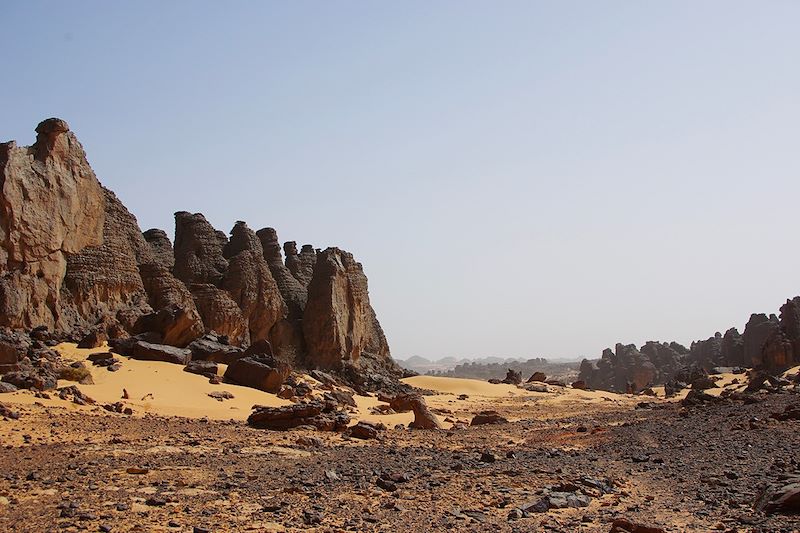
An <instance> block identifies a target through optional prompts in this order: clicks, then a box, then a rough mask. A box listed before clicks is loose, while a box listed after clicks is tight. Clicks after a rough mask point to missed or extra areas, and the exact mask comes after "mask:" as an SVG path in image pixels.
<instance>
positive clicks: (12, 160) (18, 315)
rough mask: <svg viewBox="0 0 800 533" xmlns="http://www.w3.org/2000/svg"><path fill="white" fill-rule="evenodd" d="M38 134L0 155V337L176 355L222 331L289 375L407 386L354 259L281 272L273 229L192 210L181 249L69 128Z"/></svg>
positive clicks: (54, 125) (305, 261)
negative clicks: (314, 371)
mask: <svg viewBox="0 0 800 533" xmlns="http://www.w3.org/2000/svg"><path fill="white" fill-rule="evenodd" d="M36 131H37V134H38V136H37V140H36V143H35V144H34V145H33V146H30V147H18V146H17V145H16V144H15V143H14V142H9V143H5V144H2V145H0V172H2V174H0V180H1V181H0V200H1V201H0V326H6V327H8V328H11V329H19V330H31V329H33V328H36V327H46V328H48V329H49V330H50V331H51V332H52V333H53V334H54V335H55V336H56V337H58V336H61V337H62V338H64V337H70V338H77V337H80V336H82V335H84V334H86V333H89V332H92V335H93V337H92V338H93V339H94V340H97V339H102V338H116V337H124V336H127V335H138V334H145V333H146V334H147V339H148V341H152V340H156V341H160V342H162V343H164V344H168V345H172V346H178V347H184V346H187V345H188V344H189V343H191V342H192V341H193V340H195V339H197V338H198V337H200V336H202V335H203V334H204V333H211V332H214V333H216V334H217V335H221V336H222V337H221V338H222V339H226V342H229V343H230V344H232V345H236V346H248V345H249V344H250V343H255V342H256V341H270V342H271V343H272V344H273V347H274V348H273V351H274V353H275V356H276V358H277V359H279V360H281V361H284V362H285V363H289V364H294V365H302V366H305V367H308V368H324V369H327V370H336V371H340V372H343V373H348V374H351V373H353V372H355V373H356V374H358V373H359V372H362V368H361V366H363V367H364V368H363V371H365V372H366V371H370V372H372V371H374V370H375V369H378V370H379V371H380V372H382V373H383V374H384V375H390V376H396V375H399V372H400V371H399V368H398V367H397V366H396V365H395V364H394V362H393V361H392V360H391V356H390V354H389V348H388V344H387V343H386V339H385V337H384V335H383V331H382V329H381V327H380V324H379V323H378V320H377V317H376V315H375V311H374V310H373V309H372V306H371V305H370V302H369V295H368V289H367V278H366V276H365V275H364V272H363V269H362V267H361V265H360V264H359V263H357V262H356V261H355V260H354V259H353V256H352V255H351V254H349V253H347V252H344V251H342V250H339V249H336V248H330V249H328V250H325V251H324V252H321V253H319V254H318V253H317V252H316V250H315V249H314V247H313V246H311V245H304V246H303V247H302V249H301V251H300V253H298V252H297V246H296V244H295V243H294V242H287V243H286V244H285V245H284V247H283V249H284V250H286V258H285V261H284V259H283V257H282V255H281V246H280V243H279V242H278V237H277V233H276V232H275V230H274V229H271V228H264V229H262V230H260V231H259V232H257V233H256V232H254V231H253V230H251V229H250V228H248V227H247V224H245V223H244V222H241V221H239V222H237V223H236V224H235V225H234V227H233V229H232V230H231V232H230V237H228V236H227V235H225V233H223V232H221V231H219V230H217V229H216V228H214V227H213V226H212V225H211V224H210V223H209V222H208V221H207V220H206V219H205V217H204V216H203V215H202V214H199V213H194V214H192V213H188V212H185V211H179V212H177V213H176V214H175V243H174V246H173V244H172V243H171V242H170V240H169V237H168V236H167V234H166V232H164V231H163V230H160V229H150V230H147V231H146V232H144V233H142V231H141V229H140V228H139V226H138V223H137V221H136V218H135V217H134V216H133V215H132V214H131V213H130V212H129V211H128V210H127V209H126V208H125V206H124V205H123V204H122V202H120V200H119V199H118V198H117V197H116V196H115V195H114V193H113V192H111V191H110V190H108V189H105V188H103V187H102V186H101V185H100V183H99V181H98V180H97V178H96V176H95V174H94V172H93V171H92V169H91V167H90V166H89V163H88V161H87V160H86V155H85V153H84V151H83V149H82V147H81V145H80V143H79V142H78V141H77V139H76V137H75V136H74V134H73V133H72V132H70V131H69V127H68V126H67V124H66V122H64V121H63V120H59V119H48V120H46V121H44V122H42V123H41V124H39V126H38V127H37V129H36ZM11 352H13V350H11V351H9V353H11ZM12 356H13V354H12ZM12 356H8V357H5V359H8V360H9V361H10V360H11V359H13V358H14V357H16V356H13V357H12ZM3 363H4V364H5V363H7V361H5V360H3ZM9 364H13V361H10V363H9Z"/></svg>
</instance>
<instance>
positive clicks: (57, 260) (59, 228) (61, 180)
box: [0, 118, 105, 330]
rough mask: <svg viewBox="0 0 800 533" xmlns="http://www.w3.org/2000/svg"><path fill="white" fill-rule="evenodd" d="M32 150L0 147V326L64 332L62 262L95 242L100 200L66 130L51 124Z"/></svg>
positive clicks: (97, 241)
mask: <svg viewBox="0 0 800 533" xmlns="http://www.w3.org/2000/svg"><path fill="white" fill-rule="evenodd" d="M36 133H37V137H36V142H35V143H34V144H33V145H32V146H30V147H18V146H17V144H16V143H15V142H13V141H11V142H8V143H3V144H0V326H8V327H11V328H22V329H28V328H32V327H35V326H40V325H44V326H47V327H49V328H50V329H51V330H52V329H56V328H61V327H65V324H64V321H63V318H62V312H61V286H62V283H63V280H64V274H65V272H66V268H67V255H68V254H74V253H78V252H80V251H81V250H83V249H84V248H86V247H87V246H97V245H99V244H101V243H102V241H103V223H104V220H105V212H104V203H105V201H104V196H103V192H102V189H101V188H100V183H99V182H98V181H97V178H96V177H95V175H94V172H93V171H92V169H91V167H90V166H89V163H88V162H87V161H86V154H85V153H84V151H83V148H82V147H81V145H80V143H79V142H78V140H77V138H76V137H75V135H73V133H72V132H70V131H69V126H68V125H67V123H66V122H64V121H63V120H59V119H55V118H51V119H48V120H45V121H43V122H42V123H40V124H39V126H38V127H37V128H36Z"/></svg>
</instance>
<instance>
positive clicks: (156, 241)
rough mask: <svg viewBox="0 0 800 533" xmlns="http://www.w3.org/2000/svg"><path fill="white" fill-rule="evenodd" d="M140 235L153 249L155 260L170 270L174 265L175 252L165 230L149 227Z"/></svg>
mask: <svg viewBox="0 0 800 533" xmlns="http://www.w3.org/2000/svg"><path fill="white" fill-rule="evenodd" d="M142 235H143V236H144V240H145V241H147V244H149V245H150V248H151V250H152V251H153V259H154V260H155V262H156V263H158V264H159V265H161V266H162V267H164V268H165V269H167V270H168V271H170V272H172V268H173V267H174V266H175V253H174V251H173V250H172V242H170V240H169V237H168V236H167V232H166V231H164V230H163V229H157V228H151V229H149V230H147V231H145V232H144V233H143V234H142Z"/></svg>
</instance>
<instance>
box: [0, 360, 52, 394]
mask: <svg viewBox="0 0 800 533" xmlns="http://www.w3.org/2000/svg"><path fill="white" fill-rule="evenodd" d="M2 381H4V382H6V383H11V384H12V385H14V386H15V387H17V388H18V389H36V390H42V391H44V390H52V389H55V388H56V387H57V386H58V372H57V371H56V370H55V369H54V368H52V367H50V366H48V365H42V366H35V367H34V366H30V365H27V366H25V367H24V368H22V369H20V370H17V371H14V372H9V373H7V374H4V375H3V377H2Z"/></svg>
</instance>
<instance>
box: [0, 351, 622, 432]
mask: <svg viewBox="0 0 800 533" xmlns="http://www.w3.org/2000/svg"><path fill="white" fill-rule="evenodd" d="M55 349H56V350H58V351H59V352H60V353H61V355H62V357H63V358H64V359H65V360H67V361H85V362H86V366H87V368H89V369H90V371H91V373H92V379H93V381H94V384H93V385H76V384H75V383H74V382H69V381H60V382H59V387H64V386H69V385H76V386H77V387H78V388H79V389H80V390H81V391H82V392H83V393H85V394H87V395H88V396H90V397H91V398H93V399H94V400H96V401H97V402H98V403H100V404H107V403H115V402H120V401H121V402H123V403H124V404H125V405H127V406H130V407H131V408H132V409H133V410H134V414H135V415H136V416H141V415H145V414H149V415H158V416H180V417H186V418H208V419H210V420H245V419H247V417H248V416H249V415H250V413H251V411H252V407H253V405H268V406H281V405H288V404H290V403H291V402H290V401H289V400H282V399H280V398H278V397H277V396H275V395H274V394H269V393H266V392H263V391H259V390H255V389H251V388H248V387H241V386H238V385H232V384H227V383H224V384H219V385H214V384H211V383H209V382H208V379H207V378H205V377H203V376H199V375H196V374H190V373H188V372H184V371H183V367H182V366H180V365H175V364H172V363H164V362H158V361H139V360H136V359H130V358H128V357H123V356H119V355H118V356H116V357H117V358H119V359H120V360H121V361H122V368H121V369H120V370H119V371H117V372H109V371H108V370H107V369H106V368H104V367H97V366H93V365H92V364H91V363H90V362H88V361H86V358H87V357H88V356H89V355H90V354H93V353H97V352H102V351H106V349H107V348H106V347H105V346H104V347H101V348H93V349H80V348H77V347H76V345H75V344H70V343H63V344H59V345H58V346H56V347H55ZM219 368H220V369H219V373H220V374H222V373H224V372H225V368H226V367H225V365H219ZM305 379H306V380H307V381H309V382H311V383H312V384H316V382H315V381H314V380H313V379H312V378H310V377H308V376H306V377H305ZM404 381H405V382H406V383H408V384H409V385H412V386H414V387H419V388H422V389H428V390H432V391H435V392H437V393H438V394H436V395H432V396H428V397H427V398H426V399H427V402H428V405H429V406H430V407H431V408H432V409H434V410H435V412H436V413H437V414H438V415H439V417H440V419H442V421H443V425H444V426H445V427H450V426H451V425H452V423H453V422H456V421H461V422H467V423H469V421H470V420H471V418H472V416H474V414H475V413H478V412H480V411H482V410H485V409H496V408H497V407H498V406H499V405H503V404H505V403H508V404H511V403H516V402H518V401H520V400H522V401H530V402H543V405H547V404H558V405H561V404H571V403H574V404H576V405H579V404H581V403H586V402H590V403H596V402H607V401H611V402H622V403H625V399H624V398H623V397H622V396H620V395H617V394H612V393H607V392H603V391H581V390H575V389H570V388H560V387H552V386H551V387H549V389H550V392H548V393H536V392H529V391H526V390H524V389H520V388H518V387H516V386H513V385H506V384H496V385H495V384H491V383H488V382H486V381H481V380H476V379H463V378H445V377H432V376H416V377H412V378H408V379H405V380H404ZM123 390H126V391H127V392H128V396H129V399H127V400H125V399H123ZM214 391H228V392H230V393H231V394H233V396H234V397H233V398H232V399H230V400H224V401H218V400H216V399H214V398H211V397H209V396H208V394H209V393H211V392H214ZM460 395H466V396H467V398H465V399H459V396H460ZM53 396H54V395H53ZM355 399H356V403H357V404H358V408H357V409H354V410H352V412H351V416H352V418H353V423H355V422H356V421H358V420H368V421H374V422H382V423H384V424H386V425H387V426H394V425H397V424H404V425H407V424H408V423H409V422H411V421H412V420H413V414H412V413H395V414H388V415H387V414H375V413H374V411H373V408H374V407H377V406H378V405H380V404H381V403H382V402H380V401H378V399H377V398H376V397H368V396H355ZM3 401H5V402H8V403H17V404H33V403H35V402H36V403H40V404H42V405H45V406H49V407H64V406H65V402H63V401H61V400H59V399H57V398H55V396H54V399H51V400H47V399H42V398H37V397H35V396H34V395H33V394H31V393H30V392H28V391H20V392H17V393H14V394H7V395H4V397H3ZM66 405H67V408H68V409H69V410H72V411H86V410H91V409H95V407H82V406H78V405H76V404H72V403H67V404H66ZM511 419H512V420H513V419H515V417H514V416H512V417H511Z"/></svg>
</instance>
